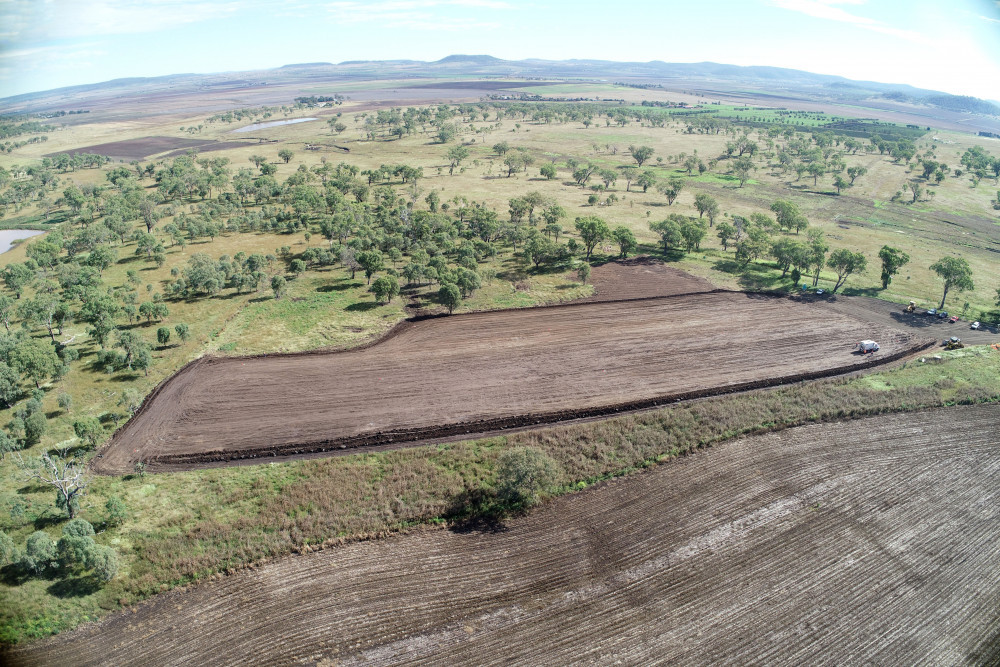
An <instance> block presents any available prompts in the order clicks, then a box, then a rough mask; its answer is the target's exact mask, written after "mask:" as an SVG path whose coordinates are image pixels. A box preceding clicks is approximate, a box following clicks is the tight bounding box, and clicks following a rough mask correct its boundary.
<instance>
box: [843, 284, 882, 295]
mask: <svg viewBox="0 0 1000 667" xmlns="http://www.w3.org/2000/svg"><path fill="white" fill-rule="evenodd" d="M881 293H882V290H881V289H880V288H878V287H845V288H844V289H843V290H842V291H841V294H843V295H844V296H869V297H872V298H878V296H879V294H881Z"/></svg>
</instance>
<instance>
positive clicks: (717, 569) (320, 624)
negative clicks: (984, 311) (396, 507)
mask: <svg viewBox="0 0 1000 667" xmlns="http://www.w3.org/2000/svg"><path fill="white" fill-rule="evenodd" d="M997 432H1000V406H997V405H984V406H975V407H962V408H944V409H936V410H932V411H926V412H921V413H913V414H898V415H891V416H879V417H872V418H867V419H862V420H858V421H854V422H844V423H832V424H830V423H827V424H816V425H810V426H804V427H799V428H794V429H788V430H786V431H781V432H777V433H772V434H768V435H762V436H754V437H748V438H742V439H738V440H734V441H730V442H727V443H724V444H721V445H717V446H715V447H713V448H711V449H709V450H705V451H703V452H700V453H697V454H694V455H692V456H688V457H685V458H682V459H680V460H677V461H674V462H671V463H670V464H668V465H663V466H659V467H657V468H656V469H654V470H651V471H648V472H645V473H642V474H638V475H632V476H629V477H625V478H619V479H616V480H614V481H611V482H608V483H604V484H601V485H599V486H597V487H595V488H592V489H589V490H587V491H585V492H583V493H579V494H575V495H572V496H565V497H562V498H559V499H557V500H555V501H553V502H551V503H548V504H546V505H545V506H543V507H542V508H540V509H539V510H537V511H536V512H533V513H532V514H531V515H530V516H528V517H525V518H521V519H517V520H515V521H512V522H511V523H509V524H508V525H507V527H506V529H505V530H502V531H499V532H485V533H483V532H466V533H459V532H449V531H447V530H436V531H426V532H419V533H416V534H413V535H408V536H400V537H397V538H392V539H388V540H380V541H375V542H366V543H356V544H351V545H348V546H345V547H340V548H333V549H329V550H326V551H323V552H320V553H314V554H309V555H303V556H296V557H290V558H285V559H283V560H280V561H276V562H274V563H270V564H266V565H262V566H260V567H258V568H256V569H253V570H247V571H243V572H240V573H238V574H235V575H232V576H229V577H225V578H223V579H221V580H217V581H213V582H209V583H206V584H203V585H200V586H197V587H195V588H193V589H190V590H187V591H176V592H173V593H167V594H164V595H162V596H158V597H156V598H155V599H154V600H152V601H150V602H148V603H145V604H142V605H139V606H137V607H136V608H134V609H132V610H129V611H125V612H121V613H117V614H114V615H112V616H109V617H108V618H107V619H105V620H103V621H101V622H100V623H96V624H93V625H90V626H88V627H84V628H81V629H79V630H76V631H74V632H71V633H67V634H65V635H60V636H58V637H55V638H53V639H51V640H46V641H43V642H41V643H38V644H36V645H33V646H29V647H25V648H22V649H19V650H18V651H17V652H15V653H13V654H8V655H7V656H5V657H6V659H7V660H8V661H10V662H11V663H13V664H39V665H40V664H74V665H90V664H126V663H128V664H158V665H171V664H185V663H186V664H190V663H192V662H197V663H199V664H212V665H228V664H233V665H235V664H239V665H248V664H337V665H342V666H346V665H362V664H364V665H389V664H435V665H454V664H570V663H585V664H610V663H615V664H618V663H623V664H646V663H650V662H661V661H662V662H667V663H670V664H681V665H696V664H734V665H736V664H738V665H745V664H766V665H793V664H796V665H797V664H810V665H812V664H815V665H827V664H829V665H842V664H928V665H931V664H934V665H937V664H997V661H998V660H1000V643H998V642H997V637H998V636H1000V621H998V619H997V615H996V610H997V605H998V604H1000V443H998V442H997V439H996V433H997Z"/></svg>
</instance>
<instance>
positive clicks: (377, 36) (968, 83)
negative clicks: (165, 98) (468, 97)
mask: <svg viewBox="0 0 1000 667" xmlns="http://www.w3.org/2000/svg"><path fill="white" fill-rule="evenodd" d="M455 53H473V54H481V53H486V54H490V55H493V56H497V57H499V58H508V59H520V58H549V59H564V58H595V59H604V60H619V61H648V60H663V61H667V62H698V61H703V60H712V61H715V62H722V63H732V64H736V65H773V66H779V67H792V68H795V69H803V70H807V71H812V72H819V73H823V74H839V75H842V76H846V77H849V78H853V79H867V80H873V81H883V82H890V83H908V84H911V85H915V86H918V87H923V88H931V89H936V90H944V91H946V92H950V93H955V94H963V95H975V96H977V97H984V98H989V99H993V100H1000V0H937V1H936V2H931V1H927V0H683V1H676V0H659V1H656V0H629V1H628V2H624V3H615V2H608V1H607V0H604V1H597V0H575V1H574V2H547V1H544V0H535V1H523V0H332V1H319V0H0V97H5V96H8V95H16V94H19V93H24V92H33V91H39V90H47V89H50V88H56V87H60V86H67V85H74V84H81V83H95V82H99V81H106V80H108V79H113V78H119V77H127V76H159V75H163V74H174V73H180V72H220V71H232V70H242V69H263V68H270V67H278V66H281V65H285V64H289V63H296V62H316V61H327V62H340V61H343V60H382V59H395V58H409V59H414V60H436V59H438V58H442V57H444V56H447V55H451V54H455Z"/></svg>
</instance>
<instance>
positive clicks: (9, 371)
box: [0, 361, 21, 407]
mask: <svg viewBox="0 0 1000 667" xmlns="http://www.w3.org/2000/svg"><path fill="white" fill-rule="evenodd" d="M20 396H21V376H20V375H18V374H17V372H16V371H15V370H14V369H13V368H11V367H10V366H8V365H7V364H5V363H3V362H2V361H0V402H2V403H3V404H4V405H5V406H7V407H11V406H13V405H14V403H15V402H16V401H17V399H18V398H19V397H20Z"/></svg>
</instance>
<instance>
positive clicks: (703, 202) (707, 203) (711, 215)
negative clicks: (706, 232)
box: [694, 193, 719, 227]
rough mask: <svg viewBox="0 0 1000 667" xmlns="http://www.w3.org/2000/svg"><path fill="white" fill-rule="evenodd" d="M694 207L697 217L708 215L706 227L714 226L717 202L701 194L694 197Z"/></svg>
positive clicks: (710, 196)
mask: <svg viewBox="0 0 1000 667" xmlns="http://www.w3.org/2000/svg"><path fill="white" fill-rule="evenodd" d="M694 207H695V208H696V209H698V217H699V218H700V217H702V216H703V215H705V214H706V213H708V226H709V227H711V226H713V225H714V224H715V217H716V216H717V215H719V202H717V201H716V200H715V197H713V196H712V195H709V194H705V193H701V194H697V195H695V196H694Z"/></svg>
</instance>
